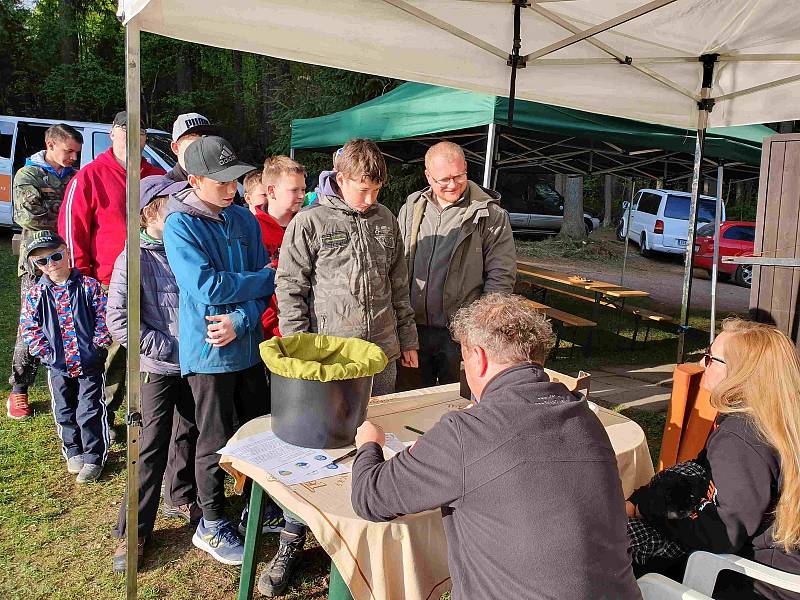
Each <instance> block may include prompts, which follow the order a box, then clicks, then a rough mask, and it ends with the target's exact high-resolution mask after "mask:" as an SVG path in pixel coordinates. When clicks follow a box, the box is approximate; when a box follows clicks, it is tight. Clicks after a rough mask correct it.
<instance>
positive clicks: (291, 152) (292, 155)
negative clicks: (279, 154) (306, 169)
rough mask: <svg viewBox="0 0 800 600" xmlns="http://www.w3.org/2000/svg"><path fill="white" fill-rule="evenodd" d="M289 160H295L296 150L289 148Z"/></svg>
mask: <svg viewBox="0 0 800 600" xmlns="http://www.w3.org/2000/svg"><path fill="white" fill-rule="evenodd" d="M289 158H291V159H292V160H294V148H289Z"/></svg>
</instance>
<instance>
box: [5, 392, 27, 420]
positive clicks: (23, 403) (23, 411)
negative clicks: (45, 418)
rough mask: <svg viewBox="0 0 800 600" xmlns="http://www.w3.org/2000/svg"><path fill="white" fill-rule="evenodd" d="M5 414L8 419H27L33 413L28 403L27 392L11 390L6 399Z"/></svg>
mask: <svg viewBox="0 0 800 600" xmlns="http://www.w3.org/2000/svg"><path fill="white" fill-rule="evenodd" d="M6 414H7V415H8V418H9V419H16V420H17V421H22V420H23V419H29V418H30V417H31V416H32V415H33V411H32V410H31V406H30V404H28V393H27V392H25V393H22V392H11V393H10V394H9V395H8V400H6Z"/></svg>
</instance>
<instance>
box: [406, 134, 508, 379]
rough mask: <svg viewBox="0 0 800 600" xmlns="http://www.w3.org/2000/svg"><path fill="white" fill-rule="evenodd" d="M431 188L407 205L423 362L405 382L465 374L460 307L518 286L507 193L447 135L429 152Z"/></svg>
mask: <svg viewBox="0 0 800 600" xmlns="http://www.w3.org/2000/svg"><path fill="white" fill-rule="evenodd" d="M425 177H426V179H427V180H428V184H429V187H427V188H425V189H424V190H421V191H419V192H415V193H413V194H411V195H410V196H409V197H408V199H407V200H406V203H405V205H403V207H402V208H401V209H400V214H399V216H398V221H399V222H400V231H401V233H402V235H403V241H404V247H405V254H406V261H407V264H408V273H409V279H410V286H411V306H412V308H413V309H414V316H415V319H416V322H417V332H418V334H419V345H420V348H419V368H418V369H410V368H404V367H403V368H401V369H400V372H399V373H398V389H400V390H409V389H416V388H420V387H428V386H433V385H441V384H444V383H454V382H456V381H458V380H459V367H460V364H461V348H460V346H459V344H458V343H457V342H455V341H453V339H452V337H451V336H450V332H449V331H448V326H449V324H450V320H451V319H452V317H453V315H454V314H455V312H456V311H457V310H458V309H459V308H461V307H462V306H466V305H467V304H469V303H471V302H472V301H474V300H475V299H477V298H478V297H480V296H481V295H483V294H487V293H489V292H506V293H510V292H512V291H513V289H514V281H515V279H516V274H517V269H516V251H515V249H514V238H513V237H512V234H511V224H510V222H509V219H508V213H507V212H506V211H505V210H504V209H503V208H501V207H500V204H499V201H500V195H499V194H498V193H497V192H495V191H492V190H488V189H485V188H483V187H481V186H479V185H478V184H476V183H474V182H473V181H470V180H469V178H468V175H467V162H466V159H465V157H464V151H463V150H462V149H461V147H460V146H458V145H457V144H454V143H452V142H440V143H438V144H436V145H434V146H432V147H431V148H429V149H428V152H427V153H426V154H425Z"/></svg>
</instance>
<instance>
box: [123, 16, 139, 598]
mask: <svg viewBox="0 0 800 600" xmlns="http://www.w3.org/2000/svg"><path fill="white" fill-rule="evenodd" d="M139 38H140V35H139V26H138V25H137V24H136V21H135V19H134V20H132V21H131V22H130V23H128V24H127V25H126V26H125V102H126V110H127V111H128V131H127V142H128V145H127V152H126V154H127V159H126V163H125V170H126V175H125V183H126V186H125V198H126V202H127V220H128V223H127V225H128V227H127V240H128V244H127V251H128V256H127V259H128V260H127V266H128V289H127V303H128V325H127V329H128V348H129V349H130V351H129V352H128V353H127V354H128V364H127V369H126V373H125V376H126V377H127V388H126V389H127V395H128V415H127V419H126V421H127V424H128V464H127V467H128V477H127V492H128V493H127V506H126V515H127V522H126V526H125V532H126V533H125V535H126V542H127V557H128V560H127V561H126V563H127V567H126V573H125V575H126V598H127V599H128V600H135V598H136V593H137V590H136V572H137V566H138V565H137V542H138V533H139V435H140V434H141V431H142V411H141V398H140V396H139V393H140V385H139V352H138V348H139V340H140V331H139V328H140V326H141V324H140V313H139V300H140V298H139V295H140V265H139V254H140V253H139V223H140V216H139V177H140V169H141V163H142V147H141V137H140V124H141V108H140V98H141V94H140V88H141V81H140V75H141V72H140V62H139V61H140V51H139Z"/></svg>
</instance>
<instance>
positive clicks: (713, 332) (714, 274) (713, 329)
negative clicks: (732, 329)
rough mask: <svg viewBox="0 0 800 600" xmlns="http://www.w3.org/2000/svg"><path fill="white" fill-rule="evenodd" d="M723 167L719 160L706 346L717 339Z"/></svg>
mask: <svg viewBox="0 0 800 600" xmlns="http://www.w3.org/2000/svg"><path fill="white" fill-rule="evenodd" d="M724 174H725V167H724V166H723V162H722V161H721V160H720V161H719V165H717V207H716V210H715V212H714V258H713V262H712V263H711V326H710V328H709V329H710V331H709V338H708V345H709V346H710V345H711V344H713V343H714V338H715V337H717V278H718V277H719V223H720V220H721V219H722V177H723V175H724Z"/></svg>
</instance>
